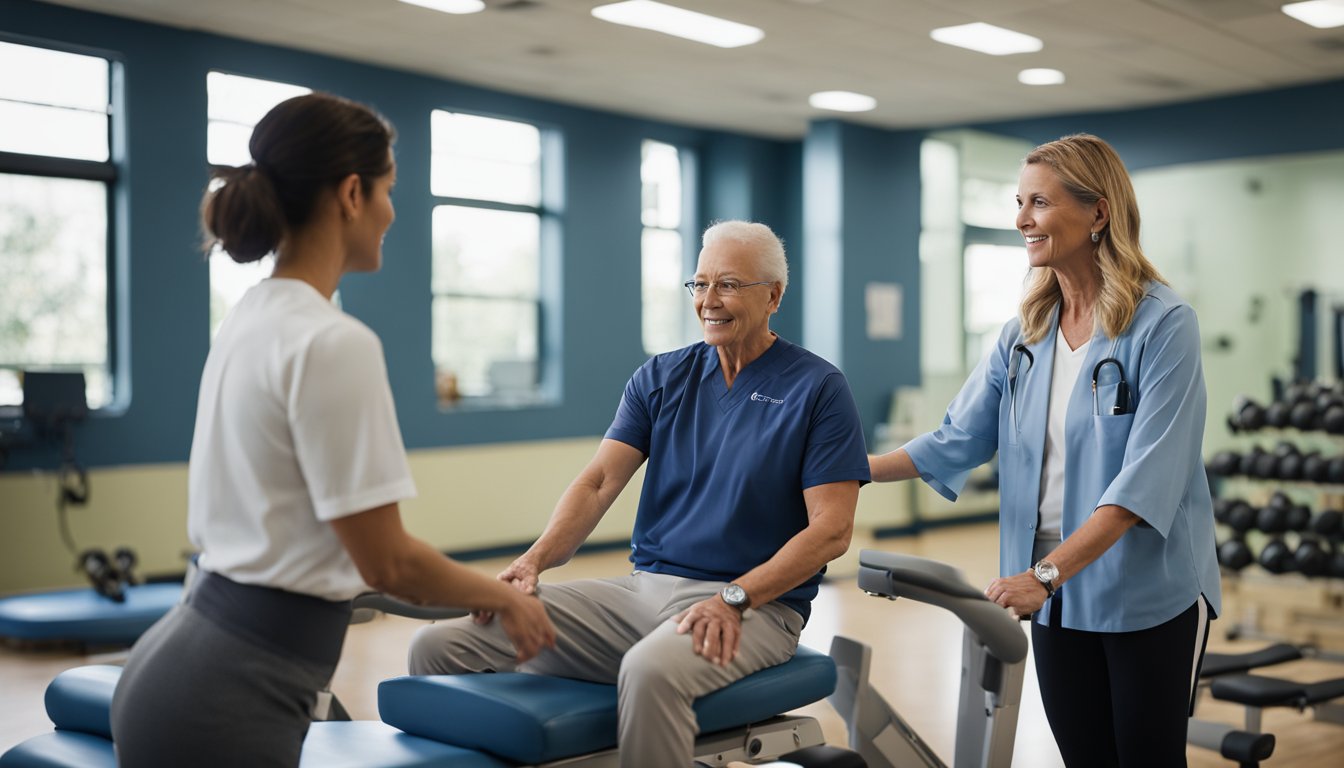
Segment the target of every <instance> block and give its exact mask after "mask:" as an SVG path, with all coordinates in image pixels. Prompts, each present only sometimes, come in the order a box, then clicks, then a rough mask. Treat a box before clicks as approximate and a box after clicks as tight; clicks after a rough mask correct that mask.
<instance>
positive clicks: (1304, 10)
mask: <svg viewBox="0 0 1344 768" xmlns="http://www.w3.org/2000/svg"><path fill="white" fill-rule="evenodd" d="M1280 10H1282V11H1283V12H1284V13H1286V14H1288V15H1289V16H1292V17H1293V18H1294V19H1297V20H1298V21H1300V22H1302V23H1303V24H1310V25H1311V26H1313V27H1316V28H1317V29H1332V28H1334V27H1344V0H1309V2H1305V3H1288V4H1287V5H1284V6H1282V8H1281V9H1280Z"/></svg>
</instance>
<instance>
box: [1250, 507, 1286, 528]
mask: <svg viewBox="0 0 1344 768" xmlns="http://www.w3.org/2000/svg"><path fill="white" fill-rule="evenodd" d="M1291 508H1292V505H1291V504H1289V505H1288V506H1286V507H1281V506H1275V505H1274V504H1270V505H1269V506H1268V507H1262V508H1261V509H1260V511H1259V512H1257V513H1256V514H1255V527H1256V528H1258V529H1260V530H1262V531H1264V532H1265V533H1283V532H1284V531H1286V530H1288V510H1289V509H1291Z"/></svg>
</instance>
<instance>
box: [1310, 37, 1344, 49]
mask: <svg viewBox="0 0 1344 768" xmlns="http://www.w3.org/2000/svg"><path fill="white" fill-rule="evenodd" d="M1311 44H1312V45H1314V46H1316V47H1317V48H1320V49H1321V50H1322V51H1330V52H1331V53H1333V52H1336V51H1344V37H1321V38H1317V39H1315V40H1312V41H1311Z"/></svg>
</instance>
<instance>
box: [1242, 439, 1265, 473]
mask: <svg viewBox="0 0 1344 768" xmlns="http://www.w3.org/2000/svg"><path fill="white" fill-rule="evenodd" d="M1264 455H1265V449H1264V448H1261V447H1260V446H1258V445H1253V446H1251V450H1249V451H1247V452H1246V453H1243V454H1241V460H1240V461H1239V462H1238V463H1237V472H1236V473H1237V474H1238V475H1245V476H1246V477H1255V464H1256V462H1257V461H1259V459H1260V457H1261V456H1264Z"/></svg>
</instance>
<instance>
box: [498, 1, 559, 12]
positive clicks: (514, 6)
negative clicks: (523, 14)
mask: <svg viewBox="0 0 1344 768" xmlns="http://www.w3.org/2000/svg"><path fill="white" fill-rule="evenodd" d="M487 4H488V5H489V6H490V10H492V11H532V10H536V9H538V8H541V7H542V6H543V5H545V4H544V3H541V2H538V0H496V1H495V2H490V0H487Z"/></svg>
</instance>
